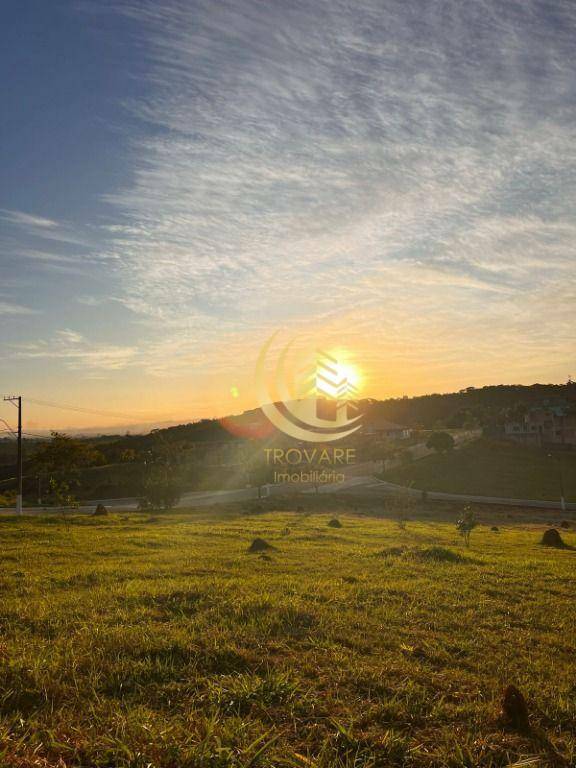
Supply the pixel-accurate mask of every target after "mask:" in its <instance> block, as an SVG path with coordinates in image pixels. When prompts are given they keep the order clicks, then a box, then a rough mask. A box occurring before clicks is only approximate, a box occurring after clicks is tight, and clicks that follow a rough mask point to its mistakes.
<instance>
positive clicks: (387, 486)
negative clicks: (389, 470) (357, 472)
mask: <svg viewBox="0 0 576 768" xmlns="http://www.w3.org/2000/svg"><path fill="white" fill-rule="evenodd" d="M338 490H339V488H338V487H337V486H336V485H328V486H324V487H323V488H322V493H337V492H338ZM340 490H342V491H344V492H349V491H353V492H354V494H355V495H359V496H366V497H371V498H374V499H378V498H384V497H386V496H391V495H398V494H399V493H401V494H408V495H409V496H413V497H415V498H418V499H421V498H422V491H421V490H418V489H417V488H406V487H405V486H403V485H396V484H395V483H388V482H386V481H384V480H379V479H378V478H376V477H373V476H372V477H369V476H366V477H356V478H354V483H351V484H349V485H348V486H347V487H346V488H341V489H340ZM427 498H428V500H429V501H456V502H461V503H462V504H466V503H473V504H497V505H500V506H505V507H535V508H538V509H565V510H568V511H576V504H574V503H572V502H566V503H565V504H564V507H562V503H561V502H560V500H558V501H547V500H542V499H510V498H504V497H500V496H477V495H473V494H460V493H443V492H441V491H428V493H427Z"/></svg>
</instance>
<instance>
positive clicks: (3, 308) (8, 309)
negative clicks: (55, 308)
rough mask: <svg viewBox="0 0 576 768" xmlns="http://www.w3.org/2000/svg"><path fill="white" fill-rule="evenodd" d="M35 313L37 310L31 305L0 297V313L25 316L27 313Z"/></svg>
mask: <svg viewBox="0 0 576 768" xmlns="http://www.w3.org/2000/svg"><path fill="white" fill-rule="evenodd" d="M36 314H38V312H37V310H35V309H33V308H32V307H25V306H22V305H21V304H14V303H13V302H11V301H3V300H2V298H0V315H4V316H10V315H11V316H15V317H22V316H24V317H26V316H28V315H36Z"/></svg>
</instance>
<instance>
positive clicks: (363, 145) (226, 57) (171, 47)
mask: <svg viewBox="0 0 576 768" xmlns="http://www.w3.org/2000/svg"><path fill="white" fill-rule="evenodd" d="M86 5H87V4H86V3H85V6H86ZM88 5H89V7H91V8H92V9H96V10H97V11H98V12H99V13H101V12H103V8H105V7H107V8H108V10H109V11H110V12H111V13H121V14H123V15H124V17H125V18H126V19H127V20H128V24H129V25H130V30H131V33H133V34H134V35H135V36H136V37H137V39H138V41H139V43H141V51H142V63H143V66H144V67H145V71H146V83H145V86H146V87H145V88H141V89H140V90H139V94H140V95H139V96H138V97H137V98H135V99H134V100H133V101H132V102H130V103H129V104H127V105H126V106H127V109H128V110H129V111H130V115H131V117H134V116H136V117H137V118H138V119H139V120H140V126H141V130H140V131H138V132H135V133H133V134H131V138H130V145H129V148H128V152H127V162H128V165H129V170H130V173H129V174H126V178H129V181H128V182H127V183H126V184H125V185H124V186H122V187H120V188H118V189H116V190H115V191H113V192H110V193H108V194H107V195H106V196H105V202H106V203H107V204H108V206H109V210H110V217H109V221H107V222H106V223H105V225H104V226H103V227H101V228H100V230H99V233H100V234H101V236H102V237H104V238H105V245H104V246H102V247H97V246H95V245H94V243H93V239H94V238H93V237H92V235H93V233H92V232H89V233H88V235H87V236H86V237H85V236H84V233H83V232H78V231H77V229H76V228H75V227H72V226H70V225H65V224H58V223H57V222H50V223H49V224H48V225H41V224H37V223H34V222H33V221H30V220H26V217H27V216H28V218H32V219H35V218H36V217H34V216H32V215H31V214H18V213H17V212H12V214H11V215H12V223H14V224H16V223H19V224H21V226H22V227H28V228H29V230H30V231H33V232H36V233H38V232H42V233H43V247H42V248H39V247H38V248H36V249H34V248H30V249H29V251H28V255H27V256H26V258H29V259H32V258H34V259H35V260H36V262H37V263H41V262H42V260H43V258H44V261H45V262H46V263H49V262H50V261H51V260H50V256H49V254H50V253H52V254H53V250H52V249H51V248H50V246H49V244H47V243H48V241H49V239H50V237H51V238H52V239H53V241H54V242H57V241H58V238H61V239H62V240H61V241H62V242H69V243H70V244H73V243H74V239H75V238H76V239H78V240H79V241H84V242H87V243H89V244H90V245H89V246H88V248H89V254H90V256H91V258H95V259H97V260H99V261H101V262H104V263H106V264H107V265H109V266H110V267H111V269H112V273H111V274H112V275H113V277H112V278H111V279H110V284H112V283H113V285H114V288H113V291H114V299H115V300H117V301H119V302H121V303H123V304H124V306H126V307H128V308H129V309H130V310H132V312H134V313H135V314H136V315H137V316H138V317H140V321H141V326H140V328H141V330H142V339H141V340H140V341H139V342H138V346H136V345H134V346H132V347H127V348H125V347H122V346H119V347H118V348H114V347H109V346H106V345H100V346H98V345H96V346H91V345H90V344H89V343H88V342H87V340H85V339H73V338H67V337H66V336H62V335H59V336H58V337H57V339H56V348H57V349H59V350H60V356H61V357H62V358H63V359H65V360H66V361H67V365H72V366H76V365H79V364H82V365H84V361H88V362H87V363H86V365H88V366H90V367H91V368H93V369H96V368H106V367H108V369H110V370H113V369H115V367H121V366H123V365H124V366H125V365H129V366H132V367H135V368H136V367H140V368H142V369H144V370H147V371H150V372H152V373H155V374H157V375H166V376H168V375H174V374H175V372H178V371H182V370H186V369H187V368H188V367H190V368H191V369H192V370H197V369H203V370H205V371H222V370H225V369H233V368H234V367H235V366H238V360H239V359H247V358H248V357H249V355H250V354H252V352H255V351H256V349H257V346H258V343H259V342H261V341H262V340H263V339H264V338H265V337H266V336H267V335H268V334H269V333H270V332H271V331H272V330H274V329H275V328H277V327H284V326H289V327H291V328H294V329H300V328H320V329H322V332H323V333H325V334H329V335H331V336H332V337H333V338H335V339H342V338H347V339H348V340H349V341H350V343H351V344H352V343H354V344H356V345H357V346H358V347H362V348H363V349H364V350H365V352H366V354H367V355H370V354H373V355H374V357H375V358H377V357H379V359H380V360H382V359H386V357H387V356H388V357H389V359H390V360H394V361H396V362H399V363H402V364H403V365H404V364H405V365H407V366H408V365H412V366H416V368H418V370H420V369H422V368H423V369H427V370H428V371H429V370H431V369H432V368H434V369H438V370H442V371H444V373H443V374H442V375H443V376H445V380H446V381H448V380H449V379H450V376H452V377H456V376H463V375H465V374H466V375H467V373H468V371H471V372H474V371H476V370H479V369H477V368H476V367H475V366H477V365H478V366H479V365H481V364H482V365H484V366H485V368H486V369H490V370H494V378H498V376H499V372H500V371H501V370H502V368H503V366H507V369H514V370H518V371H522V370H524V367H525V365H526V364H527V363H526V361H527V359H529V360H530V364H531V365H532V366H533V368H534V374H533V375H534V376H537V375H538V374H537V367H538V365H540V364H542V365H543V364H552V363H554V364H556V363H558V361H560V360H561V357H562V355H564V358H566V357H568V356H569V354H570V352H569V350H568V348H567V345H568V344H569V343H570V338H571V337H570V333H571V331H570V327H571V326H570V312H569V307H570V301H571V299H570V296H571V293H570V290H569V289H567V288H566V286H569V285H571V284H572V283H573V281H574V278H576V260H575V256H576V254H575V253H574V246H573V243H574V235H575V234H576V219H575V216H574V207H573V199H574V193H575V192H576V181H575V179H576V174H575V173H574V172H575V170H576V143H575V141H574V140H575V138H576V136H575V133H576V131H575V129H574V127H573V126H574V118H575V117H576V106H575V104H576V101H575V99H574V95H575V93H574V82H576V77H575V75H576V63H575V62H574V57H573V55H572V54H573V48H574V43H575V42H576V6H575V5H574V4H573V3H572V2H568V0H555V1H554V2H553V3H551V4H542V3H540V2H538V1H537V0H525V2H523V3H521V4H520V3H501V2H498V0H481V1H480V2H477V3H461V2H459V0H431V1H430V2H428V3H423V4H419V5H418V10H417V11H416V10H415V4H414V3H401V2H396V0H385V1H384V2H382V1H381V0H366V2H363V3H361V4H360V6H359V5H358V4H356V5H354V4H352V3H350V2H349V1H348V0H318V2H314V3H301V2H296V3H286V2H281V0H272V1H271V2H268V3H265V4H262V3H261V2H259V1H258V0H223V1H222V2H219V3H217V4H215V3H213V2H211V1H210V0H190V2H186V3H182V2H180V0H164V2H162V3H161V4H160V3H157V2H153V1H152V0H138V1H137V2H136V0H114V2H113V3H112V2H110V3H108V4H107V5H106V4H105V3H100V2H99V3H98V4H96V5H95V4H91V5H90V4H88ZM22 216H24V219H22ZM14 217H16V218H14ZM46 221H47V222H49V221H50V220H46ZM64 238H68V240H67V241H66V240H64ZM34 253H35V254H36V255H32V254H34ZM39 254H45V256H44V257H42V256H41V255H39ZM53 255H54V258H53V259H52V262H53V264H54V268H56V265H57V264H58V254H53ZM64 258H65V260H66V259H67V258H68V254H66V255H65V257H64ZM68 267H69V265H68V264H67V263H61V264H60V268H68ZM70 268H72V267H70ZM110 290H112V289H110ZM87 292H88V291H87ZM558 297H562V299H561V301H560V303H559V302H558ZM98 300H99V299H98ZM90 301H91V300H90V299H88V300H86V301H84V303H85V304H87V303H88V304H89V303H90ZM560 339H561V340H562V342H561V343H560V342H559V340H560ZM370 345H372V346H373V348H374V350H373V351H372V352H370V350H369V349H368V347H369V346H370ZM35 349H36V352H37V353H39V352H43V351H44V352H46V349H44V347H42V345H40V349H37V348H35ZM471 350H474V353H472V352H471ZM30 351H31V352H34V349H32V350H30ZM471 358H472V359H471ZM416 361H420V362H416ZM506 361H508V362H506ZM466 366H468V367H466Z"/></svg>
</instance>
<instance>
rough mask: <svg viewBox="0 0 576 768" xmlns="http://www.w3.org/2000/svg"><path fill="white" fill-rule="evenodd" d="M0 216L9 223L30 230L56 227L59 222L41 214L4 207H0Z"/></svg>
mask: <svg viewBox="0 0 576 768" xmlns="http://www.w3.org/2000/svg"><path fill="white" fill-rule="evenodd" d="M0 218H2V219H4V221H7V222H9V223H10V224H15V225H16V226H19V227H24V228H25V229H32V230H38V229H40V230H46V229H56V228H58V226H59V224H58V222H56V221H53V220H52V219H46V218H44V217H43V216H36V215H34V214H32V213H26V212H25V211H11V210H8V209H6V208H1V209H0Z"/></svg>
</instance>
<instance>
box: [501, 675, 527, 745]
mask: <svg viewBox="0 0 576 768" xmlns="http://www.w3.org/2000/svg"><path fill="white" fill-rule="evenodd" d="M500 718H501V720H502V722H503V724H504V725H507V726H508V727H509V728H512V729H514V730H515V731H519V732H520V733H528V732H529V731H530V718H529V716H528V706H527V704H526V699H525V698H524V696H523V694H522V692H521V691H519V690H518V688H516V686H515V685H509V686H508V687H507V688H506V690H505V691H504V695H503V696H502V712H501V714H500Z"/></svg>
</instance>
